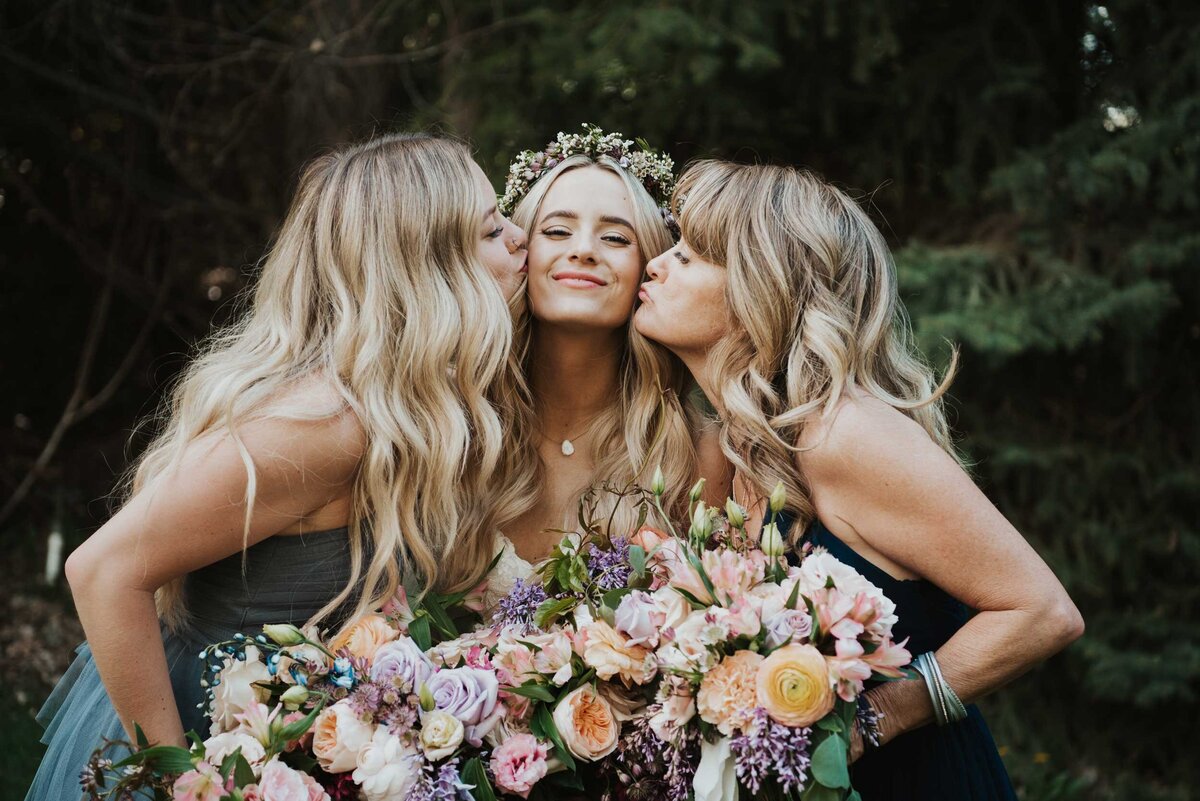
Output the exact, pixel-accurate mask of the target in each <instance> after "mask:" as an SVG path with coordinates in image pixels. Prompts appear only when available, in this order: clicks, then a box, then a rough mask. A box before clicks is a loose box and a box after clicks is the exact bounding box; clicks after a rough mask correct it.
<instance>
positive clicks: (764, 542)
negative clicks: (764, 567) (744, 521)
mask: <svg viewBox="0 0 1200 801" xmlns="http://www.w3.org/2000/svg"><path fill="white" fill-rule="evenodd" d="M758 547H759V548H761V549H762V552H763V553H765V554H766V555H767V556H769V557H771V558H772V559H778V558H779V557H781V556H783V535H782V534H781V533H780V532H779V526H777V525H775V524H774V523H768V524H766V525H765V526H763V530H762V536H761V537H760V538H759V541H758Z"/></svg>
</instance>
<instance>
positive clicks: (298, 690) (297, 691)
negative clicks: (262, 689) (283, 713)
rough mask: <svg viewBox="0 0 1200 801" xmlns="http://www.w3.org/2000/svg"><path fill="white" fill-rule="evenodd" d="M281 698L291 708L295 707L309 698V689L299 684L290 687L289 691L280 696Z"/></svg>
mask: <svg viewBox="0 0 1200 801" xmlns="http://www.w3.org/2000/svg"><path fill="white" fill-rule="evenodd" d="M279 700H280V701H282V702H283V705H284V706H286V707H288V708H289V709H294V708H295V707H298V706H300V705H301V704H303V703H304V702H305V701H307V700H308V690H306V689H304V688H303V687H302V686H300V685H299V684H297V685H295V686H293V687H289V688H288V690H287V692H285V693H284V694H283V695H281V696H279Z"/></svg>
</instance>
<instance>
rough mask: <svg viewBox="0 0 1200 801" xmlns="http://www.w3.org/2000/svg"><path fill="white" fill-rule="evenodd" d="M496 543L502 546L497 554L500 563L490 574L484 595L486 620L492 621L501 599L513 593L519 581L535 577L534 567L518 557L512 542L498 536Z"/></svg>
mask: <svg viewBox="0 0 1200 801" xmlns="http://www.w3.org/2000/svg"><path fill="white" fill-rule="evenodd" d="M496 542H497V544H498V545H499V546H500V547H499V548H497V549H496V550H497V553H499V554H500V561H498V562H497V563H496V566H495V567H493V568H492V572H491V573H489V574H488V585H487V590H486V591H485V592H484V594H483V605H484V610H485V611H484V615H485V617H484V620H490V619H491V616H492V613H493V612H495V611H496V606H497V605H498V604H499V603H500V599H501V598H503V597H504V596H506V595H508V594H509V593H510V592H512V588H513V587H514V586H516V583H517V580H518V579H520V580H523V581H528V580H529V579H530V578H531V577H532V576H533V565H531V564H530V563H529V562H526V561H525V560H524V559H522V558H521V557H520V556H518V555H517V549H516V548H515V547H513V544H512V540H510V539H509V538H508V537H506V536H504V535H503V534H498V535H497V537H496Z"/></svg>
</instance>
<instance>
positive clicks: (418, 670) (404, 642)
mask: <svg viewBox="0 0 1200 801" xmlns="http://www.w3.org/2000/svg"><path fill="white" fill-rule="evenodd" d="M433 671H434V665H433V662H431V661H430V659H429V657H427V656H425V654H424V653H423V652H422V651H421V649H420V648H419V647H418V646H417V644H416V643H415V642H413V641H412V640H411V639H410V638H408V637H401V638H400V639H398V640H392V641H391V642H389V643H384V644H383V645H381V646H379V650H378V651H376V652H375V658H374V660H372V663H371V680H372V681H378V682H392V683H394V684H396V685H397V686H401V687H406V688H407V689H408V690H409V691H410V692H416V691H417V690H419V689H420V688H421V685H422V684H423V683H425V682H427V681H429V677H430V676H432V675H433Z"/></svg>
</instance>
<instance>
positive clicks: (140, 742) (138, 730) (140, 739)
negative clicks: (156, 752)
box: [133, 723, 150, 748]
mask: <svg viewBox="0 0 1200 801" xmlns="http://www.w3.org/2000/svg"><path fill="white" fill-rule="evenodd" d="M133 737H134V739H135V740H137V747H138V748H149V747H150V741H149V740H147V739H146V732H144V731H142V727H141V726H140V725H139V724H137V723H134V724H133Z"/></svg>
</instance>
